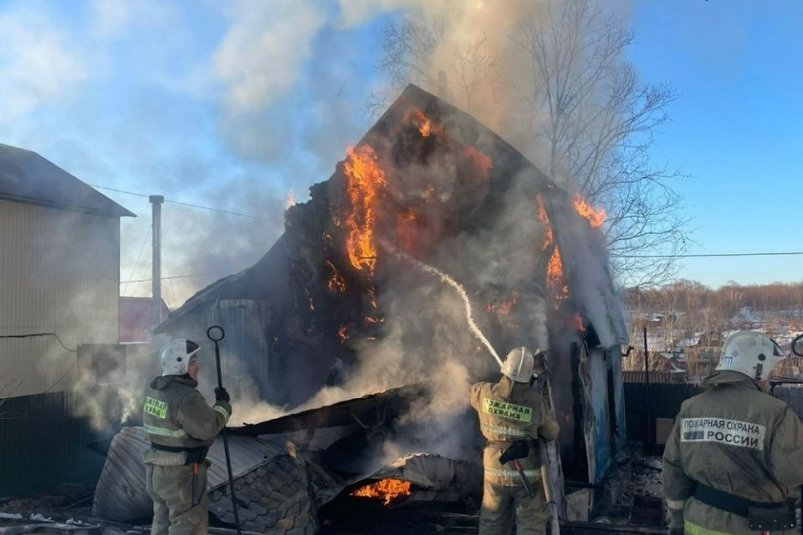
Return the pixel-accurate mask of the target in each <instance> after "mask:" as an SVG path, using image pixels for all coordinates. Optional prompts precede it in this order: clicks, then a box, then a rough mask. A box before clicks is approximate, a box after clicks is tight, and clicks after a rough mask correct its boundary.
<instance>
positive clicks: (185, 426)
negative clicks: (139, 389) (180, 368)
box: [142, 375, 231, 464]
mask: <svg viewBox="0 0 803 535" xmlns="http://www.w3.org/2000/svg"><path fill="white" fill-rule="evenodd" d="M197 386H198V382H197V381H195V380H193V379H191V378H190V377H188V376H183V375H165V376H161V377H157V378H156V379H154V380H153V381H152V382H151V384H150V388H149V389H148V391H147V393H146V394H145V404H144V406H143V409H142V412H143V414H142V423H143V428H144V429H145V431H146V432H147V433H148V439H149V440H150V441H151V443H153V444H159V445H162V446H169V447H173V448H177V447H178V448H198V447H203V446H206V447H208V446H210V445H211V444H212V442H213V441H214V438H215V437H216V436H217V435H218V433H220V431H221V430H222V429H223V427H225V425H226V422H227V421H228V419H229V416H230V415H231V405H229V404H228V403H226V402H217V403H215V405H214V406H212V407H210V406H209V405H207V404H206V400H205V399H204V397H203V395H201V393H200V392H198V390H197V389H196V387H197ZM184 456H185V454H184V453H176V452H169V451H162V450H156V449H153V448H151V450H150V451H149V452H148V453H147V455H146V461H145V462H146V463H150V464H183V458H184ZM179 461H181V462H179Z"/></svg>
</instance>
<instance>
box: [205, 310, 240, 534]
mask: <svg viewBox="0 0 803 535" xmlns="http://www.w3.org/2000/svg"><path fill="white" fill-rule="evenodd" d="M206 336H207V337H208V338H209V339H210V340H212V341H213V342H214V343H215V365H216V366H217V387H218V388H223V374H222V373H221V372H220V345H218V342H220V341H221V340H223V338H225V337H226V332H225V331H224V330H223V327H221V326H220V325H212V326H211V327H209V328H208V329H207V330H206ZM221 434H222V435H223V451H225V452H226V469H228V471H229V492H231V507H232V509H233V510H234V525H235V527H236V528H237V534H238V535H239V534H240V516H239V515H238V514H237V498H235V497H234V476H233V475H232V471H231V456H230V455H229V437H228V435H227V434H226V426H223V431H222V432H221Z"/></svg>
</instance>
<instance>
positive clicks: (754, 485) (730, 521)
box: [662, 371, 803, 535]
mask: <svg viewBox="0 0 803 535" xmlns="http://www.w3.org/2000/svg"><path fill="white" fill-rule="evenodd" d="M703 387H705V388H707V389H708V390H707V391H706V392H703V393H702V394H699V395H697V396H694V397H692V398H690V399H688V400H686V401H684V402H683V404H682V405H681V408H680V412H679V413H678V415H677V418H676V420H675V426H674V428H673V429H672V433H671V435H670V437H669V439H668V441H667V443H666V448H665V450H664V457H663V474H662V482H663V488H664V494H665V495H666V497H667V504H668V505H669V506H670V507H671V508H675V509H678V508H681V507H682V508H683V510H684V515H683V516H684V524H685V530H686V533H691V534H693V535H717V534H719V533H730V534H748V533H753V534H755V533H757V531H756V530H750V529H749V528H748V527H747V519H746V518H744V517H741V516H739V515H735V514H732V513H729V512H727V511H723V510H721V509H717V508H715V507H712V506H710V505H707V504H705V503H703V502H701V501H699V500H697V499H696V498H694V485H695V482H700V483H702V484H704V485H707V486H709V487H713V488H715V489H718V490H721V491H724V492H728V493H731V494H735V495H737V496H741V497H743V498H746V499H748V500H752V501H756V502H763V503H779V504H780V503H781V502H783V501H785V500H786V498H787V497H788V496H789V494H790V490H791V489H793V488H795V487H798V486H800V485H801V484H803V425H801V423H800V420H799V418H798V417H797V415H795V413H794V412H793V411H792V409H791V408H789V406H788V405H787V404H786V403H784V402H783V401H781V400H779V399H776V398H774V397H772V396H770V395H769V394H767V393H766V392H763V391H762V390H761V388H760V387H759V385H758V383H756V382H755V381H753V380H752V379H750V378H749V377H747V376H746V375H744V374H741V373H738V372H734V371H719V372H715V373H714V374H712V375H711V376H709V377H708V378H706V379H705V381H704V382H703ZM794 532H795V530H790V533H794Z"/></svg>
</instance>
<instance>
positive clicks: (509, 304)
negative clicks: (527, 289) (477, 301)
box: [485, 291, 519, 316]
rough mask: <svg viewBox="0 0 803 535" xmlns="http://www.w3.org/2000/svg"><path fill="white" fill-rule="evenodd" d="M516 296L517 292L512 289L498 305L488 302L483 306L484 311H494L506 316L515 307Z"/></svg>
mask: <svg viewBox="0 0 803 535" xmlns="http://www.w3.org/2000/svg"><path fill="white" fill-rule="evenodd" d="M518 298H519V294H518V293H517V292H515V291H513V292H512V293H511V294H510V297H509V298H508V299H507V301H505V302H503V303H500V304H498V305H493V304H488V305H486V306H485V311H486V312H495V313H497V314H498V315H500V316H507V315H509V314H510V313H511V312H512V311H513V308H515V306H516V304H517V303H518Z"/></svg>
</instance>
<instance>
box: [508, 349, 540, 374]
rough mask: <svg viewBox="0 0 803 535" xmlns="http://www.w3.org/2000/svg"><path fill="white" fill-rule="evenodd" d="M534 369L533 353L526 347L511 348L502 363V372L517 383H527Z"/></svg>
mask: <svg viewBox="0 0 803 535" xmlns="http://www.w3.org/2000/svg"><path fill="white" fill-rule="evenodd" d="M534 369H535V360H534V359H533V354H532V353H530V352H529V351H527V348H526V347H517V348H515V349H511V350H510V353H508V354H507V358H506V359H505V362H504V364H502V374H503V375H506V376H507V377H509V378H510V379H511V380H513V381H515V382H517V383H529V382H530V378H531V377H532V376H533V370H534Z"/></svg>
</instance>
